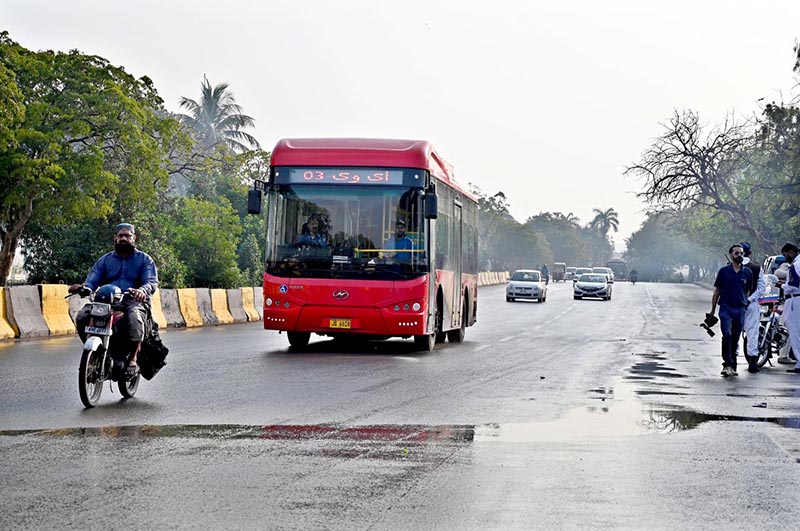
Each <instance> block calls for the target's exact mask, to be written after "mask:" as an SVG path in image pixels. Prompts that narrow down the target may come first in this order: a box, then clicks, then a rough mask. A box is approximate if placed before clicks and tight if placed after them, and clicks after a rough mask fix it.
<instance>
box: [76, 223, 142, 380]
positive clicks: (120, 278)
mask: <svg viewBox="0 0 800 531" xmlns="http://www.w3.org/2000/svg"><path fill="white" fill-rule="evenodd" d="M106 284H114V285H116V286H118V287H119V288H120V289H121V290H122V291H123V292H124V293H128V294H129V297H127V298H125V299H124V303H123V311H124V312H125V318H124V319H123V321H122V323H123V324H124V328H125V330H126V331H127V333H128V339H129V340H130V347H129V349H130V350H129V352H130V358H129V361H128V371H129V372H130V373H133V374H135V373H136V372H138V370H139V368H138V365H137V363H136V357H137V355H138V354H139V349H140V348H141V345H142V340H143V339H144V333H145V329H144V327H145V323H146V322H147V315H148V313H149V306H150V297H151V296H152V295H153V294H154V293H155V292H156V289H157V288H158V272H157V270H156V264H155V262H154V261H153V259H152V258H151V257H150V255H148V254H147V253H144V252H142V251H140V250H138V249H137V248H136V230H135V228H134V226H133V225H131V224H130V223H120V224H119V225H117V226H116V228H115V232H114V250H113V251H111V252H110V253H106V254H104V255H103V256H101V257H100V259H99V260H97V262H95V264H94V265H93V266H92V269H91V271H89V276H87V277H86V280H85V281H84V283H83V286H85V287H87V288H89V289H91V290H92V291H95V290H96V289H97V288H99V287H100V286H103V285H106ZM81 287H82V286H81V284H73V285H71V286H70V287H69V292H70V293H77V292H78V291H79V290H80V289H81ZM89 308H90V305H86V306H84V307H83V308H82V309H81V310H80V311H79V312H78V314H77V315H76V316H75V322H76V325H77V328H78V333H79V334H80V336H81V339H82V340H83V341H85V340H86V337H85V336H86V332H85V329H86V326H87V325H88V324H89V318H90V316H89Z"/></svg>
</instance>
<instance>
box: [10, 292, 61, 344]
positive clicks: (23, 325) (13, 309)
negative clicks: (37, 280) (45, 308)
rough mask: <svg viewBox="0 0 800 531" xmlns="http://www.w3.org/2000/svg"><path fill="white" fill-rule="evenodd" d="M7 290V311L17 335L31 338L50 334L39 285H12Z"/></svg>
mask: <svg viewBox="0 0 800 531" xmlns="http://www.w3.org/2000/svg"><path fill="white" fill-rule="evenodd" d="M6 290H7V293H8V296H7V297H6V304H7V305H8V306H7V307H6V311H7V312H8V317H9V323H10V324H11V326H12V327H13V328H14V330H15V331H16V333H17V337H18V338H20V339H30V338H34V337H47V336H49V335H50V329H49V328H48V327H47V322H45V320H44V317H43V316H42V300H41V299H40V298H39V286H12V287H10V288H6Z"/></svg>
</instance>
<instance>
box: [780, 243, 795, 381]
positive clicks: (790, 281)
mask: <svg viewBox="0 0 800 531" xmlns="http://www.w3.org/2000/svg"><path fill="white" fill-rule="evenodd" d="M781 254H782V255H783V257H784V258H786V261H787V262H789V274H788V275H786V283H785V284H784V282H783V280H779V281H778V286H781V285H782V286H783V297H784V299H785V301H786V302H784V303H783V319H784V323H786V329H787V330H788V332H789V341H790V344H791V346H792V350H793V351H794V357H795V358H797V363H796V364H795V366H794V369H789V370H788V371H786V372H793V373H795V374H800V259H798V258H797V255H798V249H797V246H796V245H794V244H793V243H787V244H786V245H784V246H783V247H782V248H781Z"/></svg>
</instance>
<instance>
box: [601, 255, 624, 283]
mask: <svg viewBox="0 0 800 531" xmlns="http://www.w3.org/2000/svg"><path fill="white" fill-rule="evenodd" d="M606 267H607V268H609V269H611V271H613V272H614V279H615V280H627V279H628V266H627V264H626V263H625V260H620V259H618V258H613V259H611V260H609V261H608V262H606Z"/></svg>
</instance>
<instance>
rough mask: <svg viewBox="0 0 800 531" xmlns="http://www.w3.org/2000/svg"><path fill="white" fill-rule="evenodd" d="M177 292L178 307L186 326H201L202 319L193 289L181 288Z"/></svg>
mask: <svg viewBox="0 0 800 531" xmlns="http://www.w3.org/2000/svg"><path fill="white" fill-rule="evenodd" d="M175 291H177V292H178V305H179V306H180V307H181V315H183V320H184V321H186V326H187V328H188V327H193V326H203V317H202V316H201V315H200V310H199V309H198V307H197V292H196V291H195V289H194V288H181V289H178V290H175Z"/></svg>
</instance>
